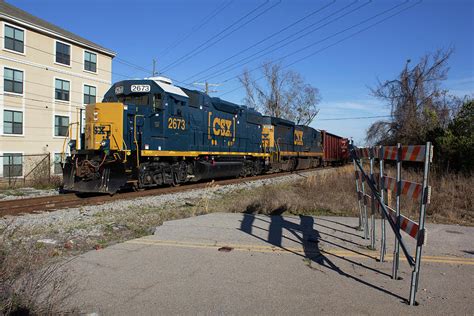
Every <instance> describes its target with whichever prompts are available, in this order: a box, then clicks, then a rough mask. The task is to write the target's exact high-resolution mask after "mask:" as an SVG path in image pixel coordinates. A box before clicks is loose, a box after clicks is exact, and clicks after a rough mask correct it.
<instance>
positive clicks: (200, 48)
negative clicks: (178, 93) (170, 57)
mask: <svg viewBox="0 0 474 316" xmlns="http://www.w3.org/2000/svg"><path fill="white" fill-rule="evenodd" d="M269 1H270V0H266V1H265V2H264V3H263V4H260V5H258V6H257V7H256V8H255V9H253V10H251V11H250V12H248V13H247V14H245V15H244V16H242V17H241V18H239V19H238V20H237V21H235V22H234V23H232V24H231V25H229V26H227V27H226V28H225V29H223V30H222V31H220V32H219V33H217V34H215V35H213V36H211V37H210V38H209V39H207V40H206V41H205V42H204V43H202V44H201V45H199V46H198V47H197V48H195V49H193V50H191V51H190V52H188V53H187V54H185V55H183V56H181V57H180V58H178V59H177V60H175V61H174V62H172V63H170V64H168V65H167V66H165V67H164V69H163V71H167V70H170V69H172V68H174V67H176V66H178V65H180V64H182V63H183V62H185V61H186V60H188V59H190V58H191V57H193V56H196V55H197V54H199V53H201V52H203V51H205V50H206V49H208V48H210V47H212V46H214V45H215V44H216V43H218V42H219V41H221V40H222V39H224V38H226V37H228V36H229V35H230V34H232V33H234V32H235V31H237V30H239V29H240V28H242V27H243V26H245V25H247V24H248V23H250V22H252V21H253V20H255V19H256V18H258V17H259V16H260V15H262V14H263V13H265V12H267V11H269V10H270V9H272V8H274V7H275V6H277V5H279V4H280V2H281V0H279V1H278V2H277V3H276V4H274V5H273V6H271V7H270V8H267V9H265V10H264V11H263V12H261V13H259V14H258V15H257V16H255V17H253V18H251V19H250V20H249V21H246V22H244V23H243V24H242V25H240V26H238V27H237V28H235V29H234V30H231V31H230V32H229V33H228V34H224V35H223V36H222V37H221V38H219V39H218V40H217V41H214V42H212V41H213V40H214V39H215V38H216V37H218V36H220V35H221V34H223V33H225V32H226V31H227V30H229V29H230V28H232V27H233V26H235V25H236V24H238V23H240V22H241V21H242V20H245V19H246V18H247V17H248V16H250V15H252V14H253V13H254V12H257V11H258V10H260V8H262V7H264V6H265V5H266V4H267V3H268V2H269ZM209 42H212V43H211V44H209V45H207V46H206V44H208V43H209Z"/></svg>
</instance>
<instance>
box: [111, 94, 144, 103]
mask: <svg viewBox="0 0 474 316" xmlns="http://www.w3.org/2000/svg"><path fill="white" fill-rule="evenodd" d="M149 96H150V94H149V93H134V94H129V95H121V96H118V97H117V98H118V101H119V102H121V103H124V104H133V105H149V104H150V99H149Z"/></svg>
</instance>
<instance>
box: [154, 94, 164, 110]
mask: <svg viewBox="0 0 474 316" xmlns="http://www.w3.org/2000/svg"><path fill="white" fill-rule="evenodd" d="M162 109H163V100H162V97H161V93H157V94H155V95H153V110H154V111H155V112H156V111H158V110H162Z"/></svg>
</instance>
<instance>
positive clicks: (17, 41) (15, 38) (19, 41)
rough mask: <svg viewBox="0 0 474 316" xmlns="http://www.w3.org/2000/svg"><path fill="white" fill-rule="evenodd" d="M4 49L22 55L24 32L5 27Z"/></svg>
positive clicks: (23, 50)
mask: <svg viewBox="0 0 474 316" xmlns="http://www.w3.org/2000/svg"><path fill="white" fill-rule="evenodd" d="M5 48H6V49H10V50H13V51H16V52H19V53H24V52H25V43H24V31H23V30H20V29H17V28H15V27H12V26H9V25H5Z"/></svg>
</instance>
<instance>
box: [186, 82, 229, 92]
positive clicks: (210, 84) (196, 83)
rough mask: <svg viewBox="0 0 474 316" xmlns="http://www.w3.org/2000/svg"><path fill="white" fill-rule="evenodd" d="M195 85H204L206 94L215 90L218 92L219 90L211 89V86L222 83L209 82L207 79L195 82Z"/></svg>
mask: <svg viewBox="0 0 474 316" xmlns="http://www.w3.org/2000/svg"><path fill="white" fill-rule="evenodd" d="M193 85H195V86H204V90H203V91H204V92H205V93H206V94H209V93H213V92H218V91H217V90H210V89H209V87H219V86H221V85H222V84H221V83H209V82H207V81H205V82H193Z"/></svg>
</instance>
